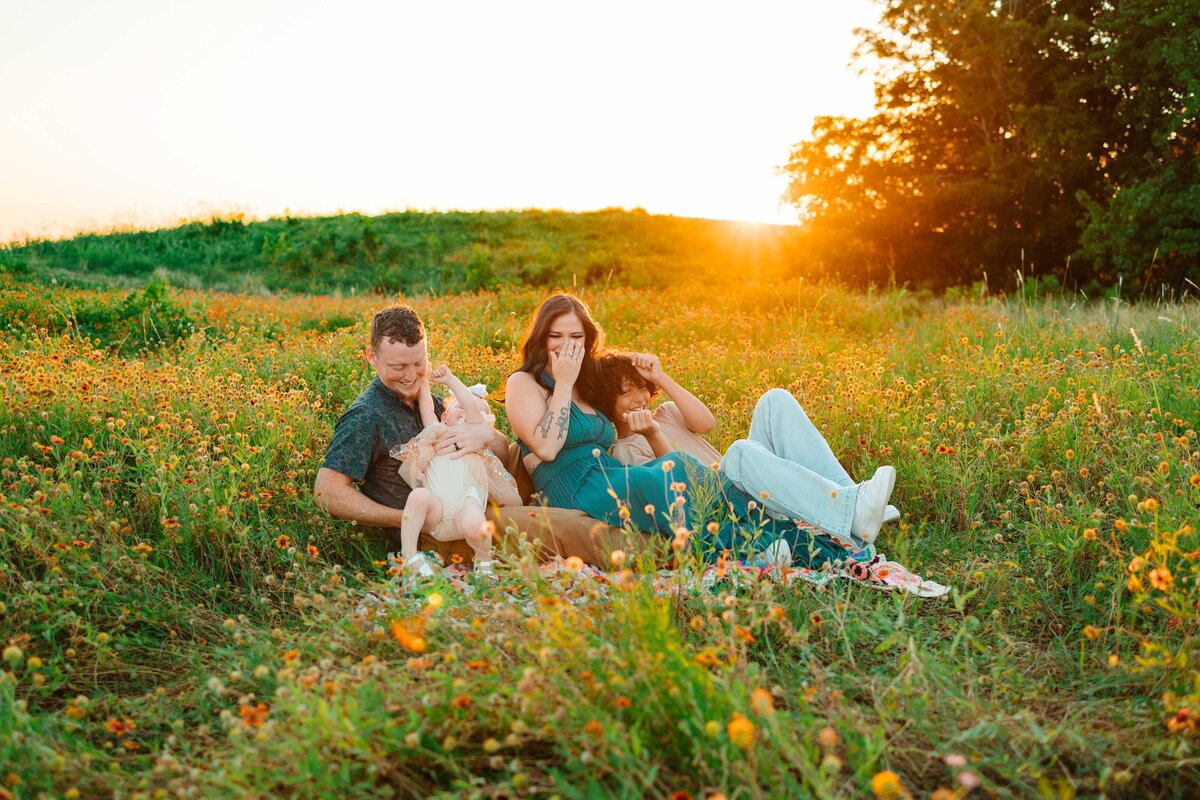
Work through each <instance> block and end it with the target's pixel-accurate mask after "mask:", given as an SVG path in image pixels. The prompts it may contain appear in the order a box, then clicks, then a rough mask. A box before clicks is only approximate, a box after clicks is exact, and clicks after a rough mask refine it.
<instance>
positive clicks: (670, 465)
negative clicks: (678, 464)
mask: <svg viewBox="0 0 1200 800" xmlns="http://www.w3.org/2000/svg"><path fill="white" fill-rule="evenodd" d="M673 469H675V462H674V461H672V460H671V459H669V458H668V459H667V460H666V461H664V462H663V463H662V471H663V472H670V471H671V470H673Z"/></svg>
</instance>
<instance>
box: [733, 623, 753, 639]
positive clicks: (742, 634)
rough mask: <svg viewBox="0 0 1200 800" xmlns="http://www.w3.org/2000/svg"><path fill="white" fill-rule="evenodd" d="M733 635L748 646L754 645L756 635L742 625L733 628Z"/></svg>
mask: <svg viewBox="0 0 1200 800" xmlns="http://www.w3.org/2000/svg"><path fill="white" fill-rule="evenodd" d="M733 633H734V635H735V636H737V637H738V638H739V639H741V640H742V641H743V642H745V643H746V644H754V634H753V633H751V632H750V631H748V630H746V629H745V628H743V627H741V626H740V625H735V626H733Z"/></svg>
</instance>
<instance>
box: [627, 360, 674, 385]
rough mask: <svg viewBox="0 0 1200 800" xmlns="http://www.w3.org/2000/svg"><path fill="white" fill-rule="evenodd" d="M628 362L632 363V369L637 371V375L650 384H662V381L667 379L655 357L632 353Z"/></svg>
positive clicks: (660, 363)
mask: <svg viewBox="0 0 1200 800" xmlns="http://www.w3.org/2000/svg"><path fill="white" fill-rule="evenodd" d="M630 360H631V361H633V367H634V369H636V370H637V371H638V375H641V376H642V378H644V379H645V380H648V381H650V382H651V383H655V384H662V382H663V379H665V378H666V377H667V373H665V372H663V368H662V362H661V361H659V360H658V356H656V355H652V354H651V353H634V354H633V355H632V356H630Z"/></svg>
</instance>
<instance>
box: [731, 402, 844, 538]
mask: <svg viewBox="0 0 1200 800" xmlns="http://www.w3.org/2000/svg"><path fill="white" fill-rule="evenodd" d="M721 472H722V473H723V474H724V475H725V477H727V478H729V480H731V481H733V483H734V484H735V485H736V486H737V487H738V488H739V489H741V490H742V491H744V492H746V493H747V494H749V495H750V496H751V497H754V498H761V499H760V502H761V503H762V504H763V505H764V506H765V507H766V509H767V513H769V514H770V515H771V516H773V517H789V518H792V519H799V520H803V521H804V522H808V523H810V524H812V525H816V526H817V527H818V528H821V529H822V530H824V531H825V532H827V533H829V534H831V535H832V536H835V537H837V538H838V539H841V540H843V541H845V542H847V543H849V544H850V545H851V546H853V547H861V546H862V544H863V542H862V541H861V540H860V539H859V538H858V537H856V536H852V535H851V534H850V526H851V524H852V523H853V522H854V504H855V502H857V500H858V484H857V483H855V482H854V479H853V478H851V477H850V474H849V473H848V472H846V468H845V467H843V466H842V465H841V463H840V462H839V461H838V460H837V456H835V455H834V454H833V450H831V449H830V448H829V443H828V442H826V441H825V437H824V436H822V435H821V432H820V431H818V430H817V426H815V425H813V424H812V421H811V420H810V419H809V418H808V415H807V414H805V413H804V409H803V408H801V406H800V403H799V402H797V400H796V398H795V397H792V395H791V393H790V392H787V391H785V390H783V389H770V390H768V391H767V392H766V393H765V394H764V395H763V396H762V397H760V398H759V400H758V405H757V406H755V408H754V416H753V417H752V418H751V420H750V433H749V434H748V436H747V438H745V439H739V440H737V441H736V442H734V443H733V444H731V445H729V449H728V450H726V451H725V455H724V456H723V457H722V458H721ZM764 492H765V493H766V497H765V498H764V497H762V493H764Z"/></svg>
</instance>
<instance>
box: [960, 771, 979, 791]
mask: <svg viewBox="0 0 1200 800" xmlns="http://www.w3.org/2000/svg"><path fill="white" fill-rule="evenodd" d="M958 784H959V786H962V787H963V788H964V789H966V790H967V791H968V792H969V791H971V790H972V789H978V788H979V784H980V780H979V776H978V775H976V774H975V773H974V772H971V771H969V770H967V771H963V772H960V773H958Z"/></svg>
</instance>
